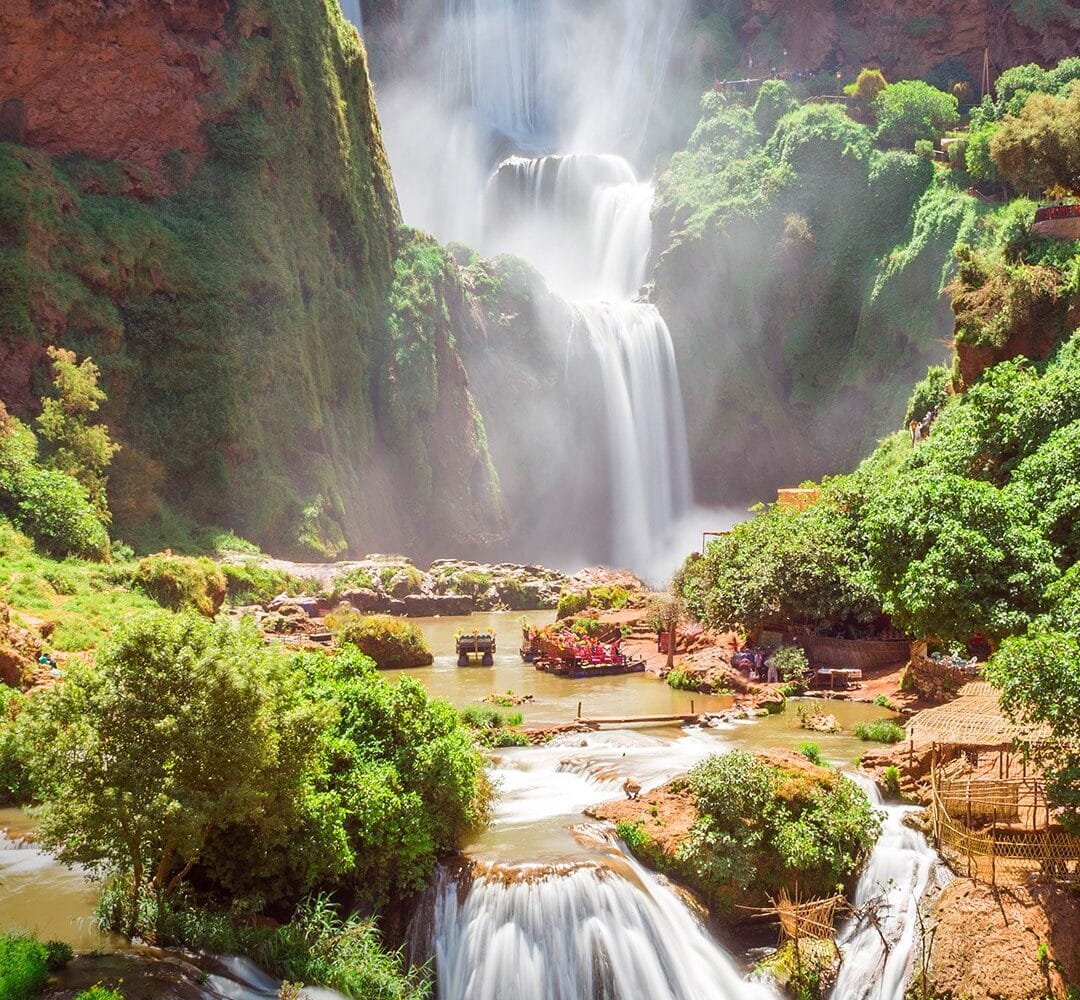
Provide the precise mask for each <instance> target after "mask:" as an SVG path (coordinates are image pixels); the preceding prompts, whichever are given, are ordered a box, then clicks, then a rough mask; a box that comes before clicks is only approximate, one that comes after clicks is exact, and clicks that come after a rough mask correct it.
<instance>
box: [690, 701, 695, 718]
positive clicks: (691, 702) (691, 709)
mask: <svg viewBox="0 0 1080 1000" xmlns="http://www.w3.org/2000/svg"><path fill="white" fill-rule="evenodd" d="M690 714H691V715H693V714H694V699H693V698H691V699H690Z"/></svg>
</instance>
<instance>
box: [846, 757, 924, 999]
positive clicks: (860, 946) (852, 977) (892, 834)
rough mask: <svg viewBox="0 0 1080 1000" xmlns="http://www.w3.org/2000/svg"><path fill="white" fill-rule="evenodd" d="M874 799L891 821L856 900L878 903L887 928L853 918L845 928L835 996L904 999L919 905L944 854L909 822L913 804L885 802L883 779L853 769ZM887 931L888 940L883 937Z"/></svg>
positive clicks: (861, 904)
mask: <svg viewBox="0 0 1080 1000" xmlns="http://www.w3.org/2000/svg"><path fill="white" fill-rule="evenodd" d="M851 777H852V779H853V780H854V781H856V782H858V784H859V785H860V786H861V787H862V789H863V790H864V791H865V792H866V794H867V795H868V796H870V800H871V802H873V803H874V804H875V805H876V806H877V807H878V808H881V809H884V810H885V824H884V827H883V828H882V831H881V836H880V837H879V838H878V842H877V844H876V845H875V847H874V850H873V853H872V854H871V855H870V860H869V861H868V862H867V864H866V868H865V869H863V873H862V876H861V877H860V878H859V884H858V887H857V889H856V891H855V905H856V906H857V907H860V908H861V907H865V906H866V905H867V903H870V902H871V901H872V900H875V899H880V900H881V903H880V905H879V906H878V907H877V912H878V926H879V927H880V930H881V933H880V934H879V933H878V931H877V930H876V929H875V928H874V926H873V924H872V923H870V921H868V920H858V919H855V918H853V919H852V920H851V921H850V922H849V923H848V924H847V925H846V926H845V927H844V928H843V930H842V931H841V933H840V939H839V944H840V950H841V953H842V955H843V963H842V964H841V966H840V975H839V977H838V979H837V981H836V985H835V987H834V988H833V991H832V998H833V1000H903V998H904V988H905V986H906V985H907V980H908V976H909V975H910V973H911V969H912V965H913V962H914V958H915V954H914V953H915V948H916V947H917V944H918V934H919V928H918V908H919V903H920V901H921V899H922V896H923V893H924V892H925V891H926V888H927V884H928V883H929V880H930V875H931V873H932V871H933V870H934V868H935V867H936V866H937V863H938V856H937V854H936V853H935V851H934V850H933V849H932V848H931V847H930V846H929V844H927V842H926V839H925V838H924V837H923V836H922V835H921V834H919V833H917V832H916V831H914V830H912V829H910V828H909V827H907V826H905V825H904V816H905V815H906V814H907V813H910V812H913V811H914V810H913V808H912V807H911V806H899V805H884V804H883V803H882V798H881V793H880V792H879V791H878V788H877V785H876V784H875V783H874V782H873V781H871V780H870V779H868V778H866V777H864V776H862V775H859V774H853V775H851ZM883 936H884V939H885V940H884V941H882V937H883Z"/></svg>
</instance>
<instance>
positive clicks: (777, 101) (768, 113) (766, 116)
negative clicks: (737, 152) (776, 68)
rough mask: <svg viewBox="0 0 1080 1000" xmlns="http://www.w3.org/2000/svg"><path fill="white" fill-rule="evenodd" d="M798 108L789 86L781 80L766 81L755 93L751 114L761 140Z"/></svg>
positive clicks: (767, 136) (768, 135)
mask: <svg viewBox="0 0 1080 1000" xmlns="http://www.w3.org/2000/svg"><path fill="white" fill-rule="evenodd" d="M798 106H799V102H798V101H796V100H795V93H794V91H792V89H791V86H790V85H789V84H787V83H785V82H784V81H783V80H766V81H765V82H764V83H763V84H762V85H761V86H760V87H759V88H758V92H757V98H756V99H755V100H754V107H753V110H752V111H751V114H752V115H753V116H754V124H755V125H756V126H757V130H758V132H760V133H761V137H762V138H763V139H768V138H769V137H770V136H771V135H772V134H773V132H774V131H775V129H776V123H777V122H779V121H780V119H781V118H783V117H784V115H786V114H788V112H790V111H794V110H795V109H796V108H797V107H798Z"/></svg>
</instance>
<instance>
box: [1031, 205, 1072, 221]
mask: <svg viewBox="0 0 1080 1000" xmlns="http://www.w3.org/2000/svg"><path fill="white" fill-rule="evenodd" d="M1060 219H1080V202H1074V203H1072V204H1069V205H1043V207H1042V208H1040V209H1038V210H1037V211H1036V212H1035V221H1036V222H1056V221H1058V220H1060Z"/></svg>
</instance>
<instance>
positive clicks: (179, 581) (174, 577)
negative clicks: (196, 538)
mask: <svg viewBox="0 0 1080 1000" xmlns="http://www.w3.org/2000/svg"><path fill="white" fill-rule="evenodd" d="M135 582H136V583H137V584H138V585H139V586H140V587H141V588H142V589H143V590H144V591H145V592H146V593H147V594H149V596H150V597H152V598H153V599H154V600H155V601H157V602H158V604H160V605H161V606H162V607H163V608H169V609H171V610H173V611H181V610H183V609H185V608H193V609H194V610H196V611H198V612H199V613H200V614H203V615H206V616H207V617H208V618H212V617H213V616H214V615H216V614H217V613H218V611H219V610H220V609H221V605H222V604H223V603H224V602H225V593H226V589H227V583H226V580H225V574H224V573H223V572H222V571H221V568H220V567H219V566H218V565H217V563H215V562H214V561H213V560H211V559H207V558H205V557H204V556H200V557H197V558H195V557H191V556H174V555H172V554H170V553H159V554H158V555H153V556H147V557H146V558H145V559H142V560H140V561H139V565H138V569H137V570H136V572H135Z"/></svg>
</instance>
